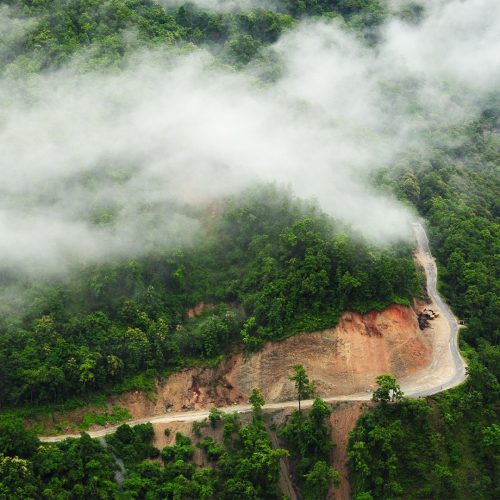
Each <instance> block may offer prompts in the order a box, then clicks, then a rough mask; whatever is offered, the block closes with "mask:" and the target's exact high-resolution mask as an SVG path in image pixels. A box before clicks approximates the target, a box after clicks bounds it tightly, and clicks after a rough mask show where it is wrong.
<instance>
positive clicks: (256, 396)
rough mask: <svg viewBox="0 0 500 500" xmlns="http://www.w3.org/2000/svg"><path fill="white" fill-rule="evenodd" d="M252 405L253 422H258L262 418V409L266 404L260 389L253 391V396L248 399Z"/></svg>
mask: <svg viewBox="0 0 500 500" xmlns="http://www.w3.org/2000/svg"><path fill="white" fill-rule="evenodd" d="M248 401H250V404H251V405H252V418H253V420H254V421H255V420H258V419H260V418H262V407H263V406H264V404H265V403H266V400H265V399H264V396H263V395H262V392H260V391H259V389H253V391H252V394H250V397H249V398H248Z"/></svg>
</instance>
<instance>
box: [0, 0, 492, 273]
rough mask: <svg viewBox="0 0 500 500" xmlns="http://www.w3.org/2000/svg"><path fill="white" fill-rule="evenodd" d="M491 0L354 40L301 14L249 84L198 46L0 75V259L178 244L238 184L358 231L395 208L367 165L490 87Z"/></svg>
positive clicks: (393, 229) (437, 10)
mask: <svg viewBox="0 0 500 500" xmlns="http://www.w3.org/2000/svg"><path fill="white" fill-rule="evenodd" d="M499 26H500V6H499V5H498V3H497V2H496V1H495V0H468V1H465V2H460V1H458V0H457V1H450V2H441V3H439V5H437V6H435V7H431V6H429V14H428V17H427V18H426V19H425V20H424V21H423V22H422V23H421V24H420V25H418V26H415V25H408V24H405V23H403V22H401V21H392V22H390V23H389V24H387V25H386V26H385V27H383V31H382V33H383V40H382V41H381V43H380V44H379V45H378V46H377V47H374V48H368V47H366V46H365V45H363V43H362V42H360V41H359V40H358V39H357V38H356V36H355V35H353V34H350V33H346V32H345V31H343V30H342V28H341V27H340V26H339V25H337V24H336V23H335V22H315V23H311V22H305V23H302V24H301V25H299V27H298V28H297V29H296V30H295V31H293V32H291V33H288V34H287V35H285V36H283V37H282V38H281V39H280V40H279V41H278V42H277V43H276V44H275V45H274V46H273V47H271V48H270V49H269V50H271V51H273V52H274V54H275V57H277V59H278V60H279V61H280V65H281V72H280V75H281V76H279V77H277V78H276V80H275V81H273V82H272V83H262V82H261V81H260V80H259V79H258V77H257V76H256V74H257V70H256V69H255V68H252V69H248V70H245V71H239V72H236V71H234V70H231V69H227V68H225V67H221V66H220V65H219V64H217V63H216V61H214V59H213V57H212V56H211V55H210V54H208V53H207V52H205V51H202V50H199V51H195V52H191V53H189V54H184V55H174V54H173V53H171V52H161V51H157V52H141V53H137V54H135V55H134V56H133V57H132V58H131V59H130V60H129V62H128V64H127V67H126V68H125V69H124V70H123V71H120V72H115V73H113V72H111V73H110V72H108V73H102V72H100V73H97V72H93V73H85V74H80V73H79V72H78V71H77V69H75V65H73V66H71V67H66V68H63V69H61V70H59V71H57V72H54V73H51V74H44V75H39V76H37V77H33V78H30V79H29V80H28V79H26V80H24V81H23V82H19V81H16V82H13V81H12V80H9V79H7V78H4V79H3V80H2V81H0V109H1V111H0V195H1V197H0V231H1V234H2V238H1V240H0V260H1V261H2V262H3V263H5V264H7V265H9V266H10V267H14V268H22V269H29V270H44V271H48V272H54V271H56V270H58V269H61V268H62V269H66V268H67V267H68V266H71V265H72V264H73V263H75V262H82V261H99V260H101V259H109V258H112V257H115V256H117V255H125V256H128V255H137V254H139V253H141V252H143V251H145V250H147V249H149V248H152V247H154V246H158V245H160V246H168V245H178V244H180V243H184V242H186V241H189V240H190V238H191V237H192V235H193V234H194V233H195V232H196V229H197V227H198V222H197V220H196V217H194V216H192V213H193V209H192V207H201V206H203V204H206V203H210V202H211V201H212V200H214V199H217V198H219V197H221V196H226V195H231V194H237V193H239V192H240V191H241V190H243V189H245V188H246V187H248V186H250V185H252V184H254V183H256V182H275V183H278V184H281V185H285V186H289V187H290V188H292V190H293V191H294V192H295V193H296V194H298V195H300V196H303V197H314V198H317V199H318V201H319V203H320V205H321V206H322V208H323V209H324V210H326V211H327V212H328V213H330V214H331V215H333V216H335V217H337V218H340V219H342V220H344V221H346V222H347V223H349V224H351V225H352V227H353V228H354V229H356V230H359V231H362V232H363V234H365V236H367V237H368V238H371V239H373V240H374V241H377V242H381V243H385V242H390V241H393V240H395V239H398V238H400V237H402V236H403V237H404V236H405V235H407V234H408V233H409V226H408V222H409V220H410V219H411V217H412V215H411V214H410V213H409V212H408V211H407V210H406V209H405V208H403V207H402V206H401V205H400V204H399V203H397V202H396V201H395V200H393V199H389V198H387V197H383V196H381V195H379V194H377V193H375V192H374V191H373V190H372V189H371V188H370V187H369V185H368V182H367V178H368V176H369V175H370V173H372V172H373V171H374V170H375V169H377V168H380V167H387V166H390V165H397V164H398V161H399V158H400V156H401V155H405V154H406V153H407V152H408V151H409V150H415V149H418V150H420V151H421V152H422V155H425V151H426V149H427V148H428V144H427V142H426V139H425V137H426V136H427V135H428V131H429V130H432V129H435V128H439V127H444V126H449V125H453V124H456V123H460V122H462V121H463V120H465V119H471V118H474V117H475V116H476V115H477V114H478V113H479V112H480V109H481V100H482V99H484V98H485V97H486V96H487V95H489V94H490V93H491V92H494V91H497V90H498V88H499V87H498V85H499V83H500V76H499V60H498V57H495V55H496V54H499V53H500V37H499V36H497V35H498V27H499Z"/></svg>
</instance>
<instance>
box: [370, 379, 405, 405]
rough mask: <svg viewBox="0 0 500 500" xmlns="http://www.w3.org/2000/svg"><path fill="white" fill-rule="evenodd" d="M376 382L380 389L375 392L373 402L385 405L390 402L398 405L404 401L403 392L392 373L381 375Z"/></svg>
mask: <svg viewBox="0 0 500 500" xmlns="http://www.w3.org/2000/svg"><path fill="white" fill-rule="evenodd" d="M375 382H377V385H378V389H375V391H374V392H373V397H372V399H373V401H377V402H380V403H382V404H383V405H385V404H387V403H388V402H389V401H391V402H396V403H397V402H399V401H401V400H402V399H403V396H404V394H403V391H401V388H400V387H399V385H398V384H397V383H396V377H395V376H394V375H393V374H392V373H386V374H384V375H379V376H378V377H377V378H376V379H375Z"/></svg>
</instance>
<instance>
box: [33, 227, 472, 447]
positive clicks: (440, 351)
mask: <svg viewBox="0 0 500 500" xmlns="http://www.w3.org/2000/svg"><path fill="white" fill-rule="evenodd" d="M413 229H414V232H415V236H416V240H417V253H416V258H417V260H418V261H419V262H420V264H421V265H422V266H423V268H424V270H425V274H426V278H427V292H428V295H429V297H430V298H431V300H432V302H433V303H432V305H431V306H430V307H431V308H432V309H433V310H434V311H436V312H439V313H440V318H439V319H438V320H433V331H432V343H433V356H432V360H431V362H430V363H429V365H428V366H427V367H425V368H424V369H422V370H420V371H419V372H417V373H416V374H414V375H412V376H411V377H407V378H404V379H401V380H400V381H399V382H400V385H401V388H402V389H403V391H404V393H405V395H406V396H411V397H422V396H429V395H431V394H437V393H439V392H442V391H444V390H446V389H450V388H451V387H455V386H456V385H459V384H460V383H462V382H463V381H464V380H465V377H466V371H465V368H466V364H465V361H464V360H463V358H462V356H461V355H460V351H459V350H458V330H459V325H458V321H457V319H456V318H455V316H454V315H453V313H452V312H451V309H450V308H449V307H448V305H447V304H446V303H445V302H444V301H443V300H442V299H441V297H440V296H439V294H438V291H437V287H436V284H437V267H436V262H435V260H434V258H433V257H432V254H431V251H430V249H429V240H428V238H427V234H426V232H425V229H424V227H423V226H422V224H421V223H420V222H415V223H414V224H413ZM323 399H324V400H325V401H326V402H328V403H333V402H337V401H367V400H369V399H371V392H363V393H357V394H349V395H346V396H332V397H326V398H323ZM312 403H313V400H312V399H311V400H307V401H303V402H302V403H301V406H302V407H303V408H308V407H310V406H311V405H312ZM296 405H297V401H296V400H293V401H284V402H279V403H269V404H266V405H265V406H264V410H275V409H284V408H291V407H296ZM220 409H221V410H222V411H224V412H238V413H248V412H250V409H251V407H250V405H249V404H243V405H233V406H227V407H223V408H220ZM207 417H208V410H194V411H188V412H171V413H165V414H163V415H158V416H152V417H147V418H142V419H137V420H131V421H129V422H127V423H128V424H129V425H137V424H143V423H147V422H151V423H169V422H194V421H196V420H203V419H204V418H207ZM116 428H117V427H116V426H113V427H106V428H104V429H100V430H97V431H90V432H89V433H88V434H90V436H91V437H102V436H105V435H107V434H112V433H113V432H115V431H116ZM78 436H79V435H78V434H65V435H60V436H47V437H41V438H40V440H41V441H44V442H56V441H62V440H63V439H66V438H68V437H78Z"/></svg>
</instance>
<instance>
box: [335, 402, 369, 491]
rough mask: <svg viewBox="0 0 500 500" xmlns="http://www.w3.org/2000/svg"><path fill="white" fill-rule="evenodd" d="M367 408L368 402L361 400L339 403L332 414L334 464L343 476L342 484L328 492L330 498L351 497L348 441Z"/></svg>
mask: <svg viewBox="0 0 500 500" xmlns="http://www.w3.org/2000/svg"><path fill="white" fill-rule="evenodd" d="M365 408H368V404H367V403H365V402H360V401H354V402H346V403H339V404H338V407H337V408H335V409H334V410H333V412H332V414H331V415H330V427H331V430H332V440H333V442H334V443H335V448H334V450H333V459H332V466H333V467H334V468H335V469H337V470H338V471H339V472H340V477H341V478H340V486H339V487H338V488H331V490H330V492H329V494H328V498H329V499H335V500H348V499H350V498H351V487H350V484H349V468H348V463H347V442H348V441H349V433H350V432H351V431H352V429H354V426H355V425H356V422H357V420H358V418H359V416H360V415H361V413H362V412H363V411H364V409H365Z"/></svg>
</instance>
